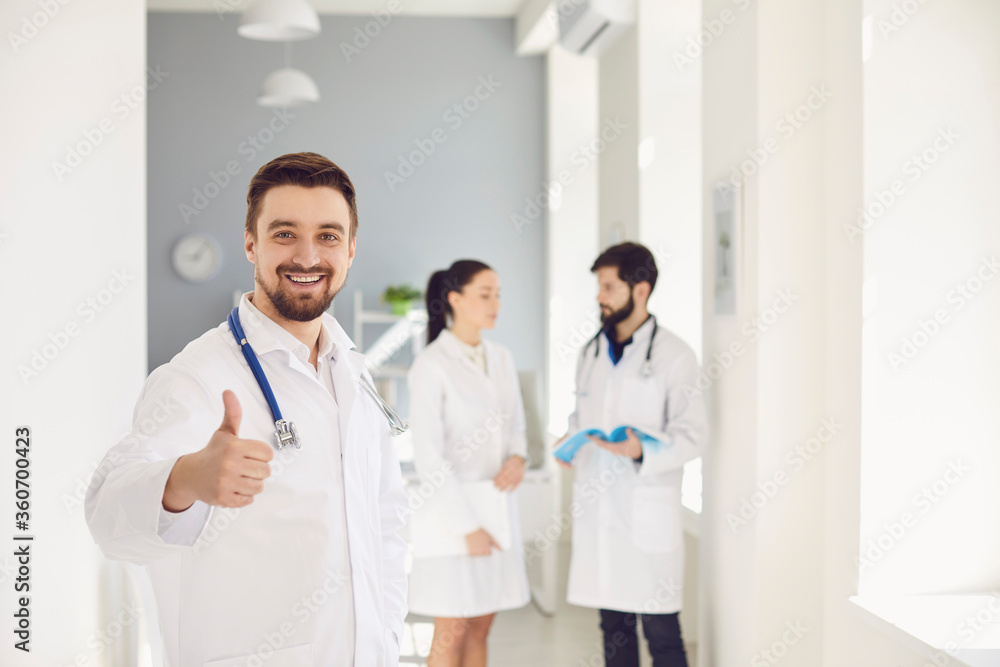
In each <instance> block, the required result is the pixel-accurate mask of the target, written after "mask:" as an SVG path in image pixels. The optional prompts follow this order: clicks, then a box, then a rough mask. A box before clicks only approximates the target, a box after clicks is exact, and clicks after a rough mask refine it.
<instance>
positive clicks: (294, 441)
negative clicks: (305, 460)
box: [274, 419, 302, 450]
mask: <svg viewBox="0 0 1000 667" xmlns="http://www.w3.org/2000/svg"><path fill="white" fill-rule="evenodd" d="M274 428H275V431H274V437H275V439H276V440H277V441H278V449H279V450H281V449H283V448H284V447H288V446H290V445H294V446H295V449H302V441H301V440H299V432H298V431H296V430H295V424H294V423H293V422H290V421H288V420H287V419H279V420H278V421H276V422H274Z"/></svg>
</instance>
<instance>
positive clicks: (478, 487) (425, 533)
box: [410, 479, 511, 558]
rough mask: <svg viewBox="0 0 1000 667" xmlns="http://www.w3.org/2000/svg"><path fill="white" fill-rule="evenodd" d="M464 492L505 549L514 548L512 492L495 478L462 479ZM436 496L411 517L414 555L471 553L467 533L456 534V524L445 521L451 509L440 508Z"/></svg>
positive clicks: (480, 517)
mask: <svg viewBox="0 0 1000 667" xmlns="http://www.w3.org/2000/svg"><path fill="white" fill-rule="evenodd" d="M461 484H462V492H463V495H464V496H465V498H466V500H467V501H468V502H469V509H471V510H472V513H473V514H475V516H476V519H477V520H478V521H479V527H480V528H482V529H483V530H485V531H486V532H487V533H489V534H490V535H492V536H493V539H494V540H496V543H497V544H499V545H500V548H501V549H502V550H504V551H506V550H508V549H510V544H511V537H510V494H509V493H508V492H506V491H501V490H499V489H498V488H497V487H496V486H494V485H493V480H492V479H485V480H482V481H479V482H462V483H461ZM435 500H441V499H438V498H435V497H433V496H432V497H431V498H428V499H427V500H426V501H425V502H424V504H423V506H422V507H421V508H420V509H419V510H417V511H416V512H414V514H413V516H412V517H410V535H411V537H412V539H413V557H414V558H437V557H440V556H467V555H469V548H468V546H467V545H466V543H465V535H456V534H455V530H454V526H451V525H449V524H448V523H447V522H446V521H445V517H446V516H447V511H444V512H441V511H437V508H438V505H436V504H435Z"/></svg>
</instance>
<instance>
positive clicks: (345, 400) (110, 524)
mask: <svg viewBox="0 0 1000 667" xmlns="http://www.w3.org/2000/svg"><path fill="white" fill-rule="evenodd" d="M247 203H248V210H247V221H246V232H245V235H244V236H245V251H246V256H247V258H248V259H249V260H250V262H252V263H253V264H254V267H255V268H254V283H255V290H254V291H253V292H249V293H247V294H244V295H243V298H242V300H241V302H240V304H239V308H238V310H237V313H238V315H239V320H238V322H237V324H238V325H242V329H243V331H244V336H245V339H246V341H247V342H248V343H249V344H250V346H251V347H252V348H253V350H254V352H255V353H256V356H257V359H258V360H259V363H260V366H261V368H262V370H263V374H264V376H265V377H266V381H267V384H269V385H270V388H271V390H272V391H273V394H274V399H275V401H276V403H277V405H278V406H279V409H280V410H281V412H282V417H284V418H285V419H286V420H288V421H291V422H293V423H294V424H295V427H296V431H297V434H298V437H299V439H300V444H301V448H296V447H295V446H292V445H287V446H285V447H283V448H281V449H276V448H277V443H276V439H275V434H274V432H275V417H274V416H272V412H271V408H270V406H269V402H268V400H266V398H265V394H264V391H263V390H262V386H263V385H262V384H259V383H258V381H257V379H255V376H254V374H253V373H252V371H251V368H250V366H249V364H248V361H247V359H245V358H244V354H243V353H242V352H241V347H240V344H238V343H237V340H236V338H235V337H234V336H233V333H232V331H231V330H230V325H229V323H222V324H221V325H219V326H218V327H216V328H214V329H212V330H210V331H208V332H207V333H205V334H204V335H202V336H201V337H200V338H198V339H196V340H194V341H193V342H191V343H189V344H188V345H187V346H186V347H185V348H184V350H183V351H181V352H180V353H179V354H178V355H177V356H175V357H174V358H173V359H172V360H171V361H170V362H169V363H167V364H165V365H163V366H161V367H159V368H157V369H156V370H154V371H153V372H152V373H151V374H150V376H149V378H148V379H147V381H146V384H145V387H144V388H143V391H142V394H141V395H140V397H139V401H138V403H137V405H136V408H135V413H134V420H133V431H132V434H130V435H129V436H128V437H126V438H125V439H123V440H122V442H120V443H119V444H118V445H116V446H115V447H113V448H112V449H111V450H110V451H109V452H108V454H107V456H106V457H105V460H104V462H102V464H101V465H100V467H99V469H98V473H97V474H96V475H95V476H94V479H93V481H92V482H91V486H90V489H89V492H88V494H87V501H86V515H87V522H88V524H89V526H90V530H91V533H92V534H93V536H94V539H95V541H96V542H97V544H99V545H100V547H101V549H102V550H103V551H104V553H105V554H106V555H107V556H108V557H109V558H112V559H118V560H126V561H130V562H133V563H138V564H147V565H148V570H149V574H150V577H151V579H152V582H153V588H154V591H155V594H156V602H157V608H158V611H159V617H160V624H161V628H162V632H163V638H164V652H165V657H166V662H167V664H168V665H170V666H171V667H192V666H197V665H205V666H210V667H237V666H238V665H239V666H247V667H254V666H259V665H275V666H280V667H306V666H317V667H318V666H322V667H371V666H379V667H381V666H387V665H396V664H397V663H398V659H399V658H398V656H399V643H400V639H401V638H402V629H403V618H404V617H405V615H406V574H405V569H404V559H405V554H406V545H405V542H404V541H403V540H402V539H401V538H400V537H399V536H398V535H397V531H398V530H399V528H401V525H402V519H400V517H403V516H405V508H406V507H407V500H406V495H405V493H404V491H403V485H402V478H401V474H400V469H399V464H398V462H397V459H396V455H395V451H394V448H393V445H392V442H391V440H390V436H389V429H388V425H387V422H386V420H385V417H384V416H383V415H382V413H381V412H380V411H379V408H378V406H377V404H376V402H375V401H374V399H373V397H371V396H369V395H368V394H366V393H365V391H363V390H362V387H361V386H360V385H359V380H360V379H361V376H362V374H363V373H366V371H365V370H364V368H365V364H364V357H363V356H362V355H361V354H359V353H357V352H355V351H353V350H352V349H351V348H353V347H354V346H353V344H352V343H351V341H350V339H349V338H348V337H347V335H346V334H345V333H344V331H343V329H341V327H340V325H339V324H338V323H337V321H336V320H335V319H334V318H333V317H332V316H331V315H329V314H327V313H326V310H327V309H328V308H329V306H330V304H331V302H332V301H333V298H334V296H335V295H336V294H337V292H338V291H339V290H340V288H341V287H342V286H343V285H344V281H345V279H346V277H347V271H348V268H349V267H350V265H351V263H352V261H353V259H354V251H355V244H356V232H357V224H358V223H357V208H356V204H355V193H354V186H353V184H352V183H351V181H350V179H349V178H348V176H347V174H346V173H344V172H343V171H342V170H341V169H340V168H339V167H337V166H336V165H335V164H334V163H332V162H330V161H329V160H327V159H326V158H324V157H322V156H320V155H317V154H315V153H297V154H291V155H285V156H282V157H280V158H277V159H275V160H273V161H271V162H269V163H268V164H266V165H264V166H263V167H262V168H261V169H260V171H258V172H257V174H256V175H255V176H254V178H253V179H252V180H251V183H250V189H249V192H248V195H247ZM220 423H221V425H220ZM154 648H156V647H154Z"/></svg>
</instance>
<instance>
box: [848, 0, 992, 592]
mask: <svg viewBox="0 0 1000 667" xmlns="http://www.w3.org/2000/svg"><path fill="white" fill-rule="evenodd" d="M893 5H894V3H892V2H888V1H884V0H867V1H866V2H865V13H866V15H868V16H870V17H871V23H870V25H871V28H870V53H871V55H870V58H869V60H868V61H867V62H866V64H865V68H864V75H865V128H864V131H865V138H866V140H865V200H864V203H865V207H866V209H867V210H868V211H869V213H870V218H869V219H867V220H864V221H863V224H861V225H856V226H855V223H856V222H857V219H856V218H857V213H856V211H855V212H854V216H853V218H854V219H853V220H852V221H851V223H852V224H851V227H850V228H849V230H845V236H850V237H851V238H852V239H855V240H856V242H857V243H859V244H860V243H861V242H862V240H863V243H864V248H865V257H864V272H865V273H864V275H865V299H866V302H865V323H864V331H865V343H864V360H865V364H864V397H865V398H864V409H865V423H864V431H863V437H864V450H863V460H862V464H863V470H864V475H863V484H862V505H863V507H864V510H865V511H864V514H863V520H862V525H861V547H862V555H863V556H865V557H866V561H865V563H864V565H863V568H864V569H863V577H862V589H861V590H862V593H864V594H878V593H894V592H903V593H941V592H967V591H986V590H995V589H996V588H997V586H998V585H1000V573H998V571H997V568H996V563H997V559H998V557H1000V534H998V533H997V531H994V530H983V529H982V527H983V526H985V525H995V523H996V516H997V515H998V512H1000V487H998V485H997V484H996V481H995V480H996V477H997V470H998V466H1000V454H998V450H997V446H996V443H997V438H998V436H1000V417H998V412H997V410H996V407H995V406H996V405H997V404H998V403H1000V376H998V374H997V373H996V369H997V368H998V367H1000V348H998V347H997V344H996V341H997V339H998V337H1000V278H998V277H997V272H998V270H1000V266H997V265H996V261H997V259H998V255H1000V225H998V224H997V222H998V220H1000V200H998V199H997V196H996V191H997V185H996V184H997V182H998V181H1000V40H998V36H1000V5H998V4H997V3H991V2H981V1H977V0H956V1H952V2H946V3H926V4H918V3H914V4H913V8H915V10H916V11H913V8H911V11H912V13H905V12H903V11H900V10H899V8H897V11H896V13H894V9H893ZM925 153H926V154H925ZM893 184H895V186H896V190H897V193H893V192H892V188H893ZM883 206H884V211H883ZM991 264H992V265H994V266H993V268H990V266H991ZM966 284H968V286H967V287H965V285H966ZM960 285H962V286H963V288H962V289H966V290H967V291H966V293H965V294H963V292H962V289H960V288H959V286H960ZM953 464H954V465H955V470H954V471H950V469H951V468H952V466H953ZM925 488H926V489H928V493H927V495H921V494H922V493H923V489H925ZM907 518H908V519H909V521H907ZM904 524H905V525H904ZM894 525H896V526H899V527H897V528H895V530H894V529H893V526H894ZM894 532H895V533H896V534H895V535H894V534H893V533H894ZM873 545H874V546H873ZM879 545H880V546H879Z"/></svg>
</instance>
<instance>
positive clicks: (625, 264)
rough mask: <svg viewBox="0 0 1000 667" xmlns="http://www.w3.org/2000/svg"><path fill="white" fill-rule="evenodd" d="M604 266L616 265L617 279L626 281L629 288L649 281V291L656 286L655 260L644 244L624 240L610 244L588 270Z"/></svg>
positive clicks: (595, 269)
mask: <svg viewBox="0 0 1000 667" xmlns="http://www.w3.org/2000/svg"><path fill="white" fill-rule="evenodd" d="M606 266H612V267H617V269H618V279H619V280H623V281H625V282H626V283H628V286H629V288H632V287H635V286H636V285H637V284H638V283H641V282H647V283H649V291H650V292H652V291H653V288H654V287H656V277H657V275H658V274H659V272H658V271H657V270H656V260H655V259H653V253H651V252H650V251H649V249H648V248H647V247H646V246H644V245H640V244H638V243H631V242H626V243H619V244H618V245H616V246H611V247H610V248H608V249H607V250H605V251H604V252H602V253H601V255H600V257H598V258H597V259H596V260H595V261H594V265H593V266H592V267H590V271H591V273H596V272H597V269H601V268H604V267H606Z"/></svg>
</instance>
